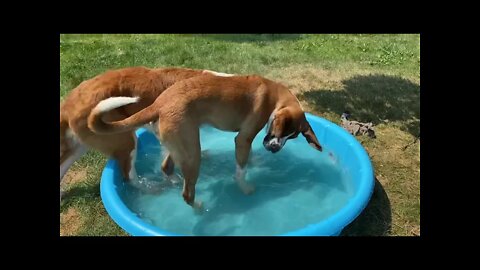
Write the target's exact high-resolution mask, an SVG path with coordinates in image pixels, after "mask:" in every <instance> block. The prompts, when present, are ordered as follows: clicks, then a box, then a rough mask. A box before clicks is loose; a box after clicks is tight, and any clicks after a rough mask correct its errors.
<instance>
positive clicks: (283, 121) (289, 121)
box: [263, 107, 322, 153]
mask: <svg viewBox="0 0 480 270" xmlns="http://www.w3.org/2000/svg"><path fill="white" fill-rule="evenodd" d="M300 133H302V135H303V136H304V137H305V139H307V142H308V143H309V144H310V146H312V147H313V148H315V149H317V150H318V151H322V146H321V145H320V143H319V142H318V139H317V137H316V136H315V133H314V132H313V130H312V127H311V126H310V124H309V123H308V122H307V118H306V117H305V113H304V112H303V111H302V110H300V109H297V108H291V107H284V108H282V109H280V110H278V111H276V112H274V113H273V114H272V115H271V116H270V119H269V120H268V124H267V135H266V136H265V138H264V139H263V146H264V147H265V149H267V150H268V151H270V152H272V153H276V152H278V151H280V150H281V149H282V148H283V146H284V145H285V143H286V142H287V140H290V139H294V138H296V137H297V136H298V134H300Z"/></svg>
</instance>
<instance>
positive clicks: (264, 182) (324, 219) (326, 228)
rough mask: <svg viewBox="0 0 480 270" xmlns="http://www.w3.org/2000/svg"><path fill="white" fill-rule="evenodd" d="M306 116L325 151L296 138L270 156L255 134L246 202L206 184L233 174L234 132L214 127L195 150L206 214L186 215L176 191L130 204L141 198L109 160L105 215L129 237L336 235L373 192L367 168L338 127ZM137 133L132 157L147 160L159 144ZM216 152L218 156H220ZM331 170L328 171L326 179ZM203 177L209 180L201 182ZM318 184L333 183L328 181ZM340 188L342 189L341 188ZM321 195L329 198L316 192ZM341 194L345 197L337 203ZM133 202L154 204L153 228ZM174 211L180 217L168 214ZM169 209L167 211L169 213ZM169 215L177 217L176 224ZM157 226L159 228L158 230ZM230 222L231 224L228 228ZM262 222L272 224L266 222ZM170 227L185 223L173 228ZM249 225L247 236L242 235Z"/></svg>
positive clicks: (360, 151)
mask: <svg viewBox="0 0 480 270" xmlns="http://www.w3.org/2000/svg"><path fill="white" fill-rule="evenodd" d="M306 117H307V120H308V122H309V123H310V125H311V127H312V129H313V130H314V132H315V134H316V136H317V138H318V140H319V142H320V144H321V145H322V146H323V149H324V151H323V152H317V151H316V150H314V149H313V148H311V147H310V146H309V145H308V144H307V143H306V141H305V139H304V138H303V137H302V135H299V136H298V137H297V138H296V139H292V140H289V141H288V142H287V143H286V145H285V147H284V149H282V150H281V151H280V152H279V153H276V154H272V153H270V152H268V151H266V150H265V149H263V146H262V143H261V141H262V139H263V136H264V132H265V131H262V132H260V133H259V134H258V135H257V137H256V138H255V140H254V142H253V144H252V154H251V155H253V156H255V155H256V154H257V159H256V160H257V163H260V165H258V166H256V165H255V164H253V165H250V164H249V165H248V173H247V181H251V182H253V183H254V184H255V185H256V186H257V187H258V188H257V189H256V191H255V193H254V194H253V195H249V196H246V195H243V194H241V193H240V191H239V190H238V189H236V188H235V187H236V186H235V184H234V181H233V180H232V181H227V180H218V181H216V182H215V180H212V181H210V182H209V179H213V178H215V177H216V173H217V172H218V173H219V174H220V173H221V171H223V172H224V173H225V174H228V173H229V174H231V175H233V174H234V173H235V154H234V141H233V138H234V136H235V135H236V133H231V132H221V131H218V130H215V129H213V128H206V129H205V131H204V128H203V127H202V129H201V143H202V150H204V147H206V148H208V152H209V153H210V154H211V156H207V157H206V158H204V157H202V165H201V169H200V170H201V175H200V177H199V180H198V182H197V198H202V197H203V198H204V199H205V201H204V202H205V204H206V205H210V206H209V207H210V209H208V210H210V212H206V213H205V214H204V215H194V214H192V216H191V217H190V216H188V215H189V214H190V212H194V211H193V210H192V209H191V208H189V206H187V205H186V204H185V203H184V202H183V198H182V195H181V188H180V187H179V188H177V189H175V190H173V191H172V192H173V193H172V194H174V195H171V196H170V197H168V198H170V199H168V198H167V196H166V195H165V196H166V197H162V196H164V195H163V194H158V195H148V196H150V197H148V198H147V197H146V199H144V200H143V199H142V200H140V199H138V198H133V199H132V196H133V197H135V196H137V195H138V194H141V193H139V192H131V189H132V187H130V186H129V185H128V184H125V181H124V180H123V178H122V176H121V173H120V170H119V167H118V165H117V163H116V162H115V161H114V160H112V159H111V160H109V161H108V163H107V165H106V167H105V169H104V171H103V173H102V178H101V184H100V191H101V197H102V201H103V203H104V205H105V208H106V210H107V212H108V214H109V215H110V216H111V217H112V219H113V220H114V221H115V222H116V223H117V224H118V225H119V226H120V227H121V228H123V229H124V230H125V231H126V232H127V233H129V234H130V235H133V236H195V235H216V236H217V235H218V236H223V235H226V236H229V235H265V236H335V235H339V234H340V233H341V231H342V230H343V229H344V228H345V226H347V225H348V224H350V223H351V222H352V221H353V220H354V219H355V218H356V217H357V216H358V215H359V214H360V213H361V212H362V211H363V210H364V209H365V207H366V205H367V203H368V201H369V200H370V197H371V195H372V192H373V187H374V176H373V168H372V164H371V162H370V159H369V157H368V155H367V153H366V151H365V149H364V148H363V147H362V146H361V144H360V143H359V142H358V141H357V140H356V139H355V138H354V137H353V136H352V135H350V134H349V133H347V132H346V131H345V130H344V129H343V128H341V127H339V126H338V125H336V124H334V123H332V122H330V121H327V120H325V119H323V118H320V117H317V116H314V115H311V114H308V113H306ZM202 132H204V133H202ZM209 132H210V133H209ZM136 134H137V137H138V154H139V156H142V155H143V153H148V149H154V150H153V151H154V152H159V150H160V147H159V142H158V141H157V140H156V139H155V137H154V136H153V135H152V134H151V133H150V132H148V131H147V130H145V129H139V130H137V132H136ZM202 134H206V135H202ZM222 151H223V152H222ZM219 153H225V155H224V156H221V155H220V154H219ZM210 154H209V155H210ZM145 155H147V154H145ZM219 155H220V156H219ZM258 155H261V156H258ZM204 159H205V160H206V161H204ZM209 159H210V161H208V160H209ZM258 160H260V161H258ZM315 160H317V161H318V162H317V161H315ZM140 162H142V161H140ZM145 162H147V161H145ZM155 162H157V161H155ZM222 162H223V163H222ZM262 162H263V163H262ZM295 162H297V163H296V164H295ZM315 162H317V163H315ZM319 162H320V163H319ZM322 162H323V163H322ZM325 162H327V163H328V162H330V163H332V164H333V163H335V164H337V165H336V166H338V167H339V169H337V171H340V173H339V174H327V173H324V171H325V170H327V169H328V167H321V166H324V164H326V163H325ZM215 164H217V165H215ZM316 164H320V165H316ZM322 164H323V165H322ZM137 166H138V163H137ZM158 166H160V164H158ZM209 166H210V167H212V166H217V167H218V169H211V170H209V168H208V167H209ZM325 166H326V165H325ZM332 166H333V165H332ZM275 167H278V168H275ZM260 168H261V169H260ZM325 168H326V169H325ZM334 169H335V168H334V167H332V169H331V170H332V172H333V171H334ZM137 170H138V169H137ZM202 171H205V173H206V174H208V173H210V174H208V175H207V176H205V175H203V176H202ZM340 174H342V175H346V177H345V179H348V180H341V179H335V178H336V177H337V178H339V177H338V175H340ZM347 176H348V177H347ZM325 178H334V179H330V180H328V181H327V180H325ZM230 180H231V179H230ZM342 181H343V182H345V181H346V182H348V183H344V184H341V183H340V182H342ZM343 182H342V183H343ZM202 185H204V188H203V191H202V188H201V187H202ZM329 185H333V187H330V186H329ZM324 190H331V192H330V193H329V192H323V191H324ZM207 193H208V194H207ZM132 194H133V195H132ZM135 194H137V195H135ZM344 194H348V196H347V195H345V196H343V195H344ZM138 196H141V195H138ZM315 197H318V198H315ZM323 197H325V201H316V199H319V200H323ZM327 197H328V198H327ZM340 198H342V199H341V200H342V202H339V203H338V204H337V202H335V200H337V199H338V200H340ZM136 199H138V200H137V201H140V202H147V201H148V202H154V205H153V206H148V207H145V208H149V209H150V208H152V207H156V205H158V206H159V207H163V208H162V209H160V208H159V209H158V210H157V209H153V210H150V212H151V213H150V214H151V215H154V216H156V221H155V220H154V221H152V219H154V218H147V217H146V214H145V213H140V212H141V211H139V210H138V209H137V208H136V207H134V206H132V205H133V203H130V200H132V201H135V200H136ZM156 200H157V201H156ZM161 200H171V202H170V201H161ZM169 207H170V208H172V209H170V208H169ZM175 207H177V208H178V209H180V210H173V208H175ZM305 207H308V208H305ZM169 210H171V211H173V212H168V211H169ZM189 211H190V212H189ZM180 212H182V213H183V215H184V216H178V215H177V213H180ZM316 212H318V213H316ZM152 213H153V214H152ZM243 215H245V216H243ZM270 215H271V216H270ZM175 216H178V217H177V219H175ZM315 218H318V219H317V220H315ZM273 219H276V220H273ZM163 221H165V222H166V223H162V222H163ZM230 221H231V222H232V224H229V223H228V222H230ZM269 221H271V222H272V223H271V224H270V223H268V222H269ZM175 222H180V223H181V222H185V224H178V225H177V224H175ZM289 222H290V223H292V222H293V223H292V224H290V223H289ZM302 222H303V223H302ZM162 224H165V225H162ZM249 226H251V228H250V231H248V230H247V229H248V227H249ZM177 228H178V230H177ZM220 228H221V229H220ZM255 228H258V230H257V229H255ZM270 228H271V231H270ZM288 228H289V229H288ZM244 229H245V230H244ZM252 230H253V231H252Z"/></svg>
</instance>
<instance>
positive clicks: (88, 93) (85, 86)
mask: <svg viewBox="0 0 480 270" xmlns="http://www.w3.org/2000/svg"><path fill="white" fill-rule="evenodd" d="M206 73H207V74H213V75H218V76H222V75H224V73H217V72H214V71H210V70H194V69H188V68H154V69H150V68H146V67H130V68H123V69H117V70H110V71H107V72H105V73H102V74H100V75H98V76H96V77H94V78H92V79H89V80H85V81H84V82H82V83H80V85H78V86H77V87H76V88H75V89H73V90H72V91H71V92H70V93H69V95H68V96H67V97H66V98H65V100H64V101H63V102H62V103H61V104H60V183H61V182H62V178H63V177H64V175H65V174H66V172H67V171H68V169H69V168H70V166H71V165H72V164H73V163H74V162H75V161H76V160H78V159H79V158H80V157H82V156H83V155H84V154H85V153H86V151H87V149H88V148H92V149H95V150H98V151H100V152H102V153H103V154H105V155H107V156H109V157H113V158H114V159H116V160H117V161H118V164H119V165H120V168H121V172H122V174H123V177H124V179H126V180H136V178H137V174H136V172H135V167H134V164H135V158H136V137H135V134H134V132H133V130H130V131H125V132H116V133H115V134H106V133H103V134H96V133H95V132H93V131H92V130H91V129H90V128H89V127H88V124H87V119H89V120H90V121H92V122H94V123H95V125H96V126H101V125H102V123H103V121H113V120H120V119H124V118H126V117H128V116H130V115H132V114H134V113H136V112H138V111H140V110H141V109H143V108H145V107H147V106H149V105H150V104H152V103H153V102H154V101H155V99H156V98H157V97H158V96H159V95H160V94H161V93H162V92H163V91H164V90H165V89H167V88H168V87H170V86H171V85H173V84H174V83H176V82H178V81H181V80H184V79H188V78H192V77H196V76H202V75H203V74H206ZM118 96H123V97H119V98H116V99H115V102H113V103H112V102H109V103H102V102H101V101H102V100H104V99H107V98H111V97H118ZM134 96H135V97H138V98H139V99H140V100H139V102H136V103H135V104H130V105H126V106H122V107H121V108H118V109H117V108H115V107H116V106H117V105H116V104H122V105H125V101H127V102H130V100H131V97H134ZM99 104H102V105H99ZM105 105H107V106H105ZM96 106H97V109H98V108H101V109H102V110H108V112H106V113H104V114H102V115H101V117H99V118H95V116H94V117H90V118H89V115H90V113H91V112H92V109H93V108H95V107H96ZM117 107H118V106H117ZM146 127H147V128H148V127H149V125H147V126H146ZM172 176H175V175H172ZM130 182H131V183H132V184H134V185H137V186H138V183H139V182H138V181H130ZM139 187H140V188H142V187H141V186H139ZM61 196H62V193H61V192H60V200H61Z"/></svg>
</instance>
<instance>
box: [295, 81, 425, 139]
mask: <svg viewBox="0 0 480 270" xmlns="http://www.w3.org/2000/svg"><path fill="white" fill-rule="evenodd" d="M342 84H343V89H341V90H334V89H312V90H309V91H305V92H303V93H301V94H300V95H299V98H301V99H302V100H304V101H306V102H307V103H308V104H309V105H310V106H312V108H313V109H314V110H316V111H319V112H326V111H328V112H332V113H335V114H337V115H338V116H339V118H340V115H341V114H342V113H343V112H344V111H345V110H348V111H350V112H351V114H352V117H351V119H352V120H356V121H360V122H372V123H373V124H375V125H376V124H379V123H382V122H396V123H398V124H399V128H400V129H401V130H403V131H406V132H408V133H410V134H412V135H413V136H416V137H418V136H419V134H420V85H418V84H415V83H413V82H411V81H409V80H406V79H403V78H401V77H396V76H387V75H360V76H354V77H352V78H349V79H346V80H344V81H342Z"/></svg>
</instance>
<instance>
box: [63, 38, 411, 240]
mask: <svg viewBox="0 0 480 270" xmlns="http://www.w3.org/2000/svg"><path fill="white" fill-rule="evenodd" d="M60 41H61V42H60V98H61V99H62V97H64V96H65V95H66V94H68V92H69V91H70V90H71V89H73V88H74V87H76V86H77V85H78V84H79V83H80V82H82V81H83V80H85V79H89V78H91V77H93V76H95V75H97V74H99V73H101V72H104V71H106V70H108V69H114V68H121V67H128V66H147V67H165V66H177V67H190V68H205V69H210V70H216V71H220V72H229V73H238V74H253V73H255V74H260V75H263V76H266V77H268V78H270V79H273V80H277V81H280V82H282V83H284V84H286V85H287V86H288V87H289V88H290V89H291V90H292V91H293V92H294V93H296V95H297V96H298V97H299V99H300V101H301V102H302V104H303V105H304V107H305V108H306V109H307V110H308V111H309V112H311V113H314V114H317V115H320V116H322V117H325V118H327V119H329V120H331V121H334V122H337V123H338V122H339V115H340V114H341V113H342V112H343V110H345V109H348V110H350V111H351V112H352V113H353V115H352V117H353V118H355V120H360V121H373V122H374V123H375V124H377V128H376V131H377V139H375V140H372V139H369V138H363V137H357V138H358V140H359V141H360V142H361V143H362V144H363V145H364V147H365V148H366V150H367V151H368V153H369V155H370V157H371V159H372V162H373V165H374V168H375V174H376V178H377V185H376V188H375V193H374V195H373V197H372V200H371V202H370V204H369V206H368V207H367V209H366V210H365V211H364V212H363V213H362V215H361V216H360V217H359V218H358V219H357V220H356V221H355V222H354V223H352V224H351V225H350V226H349V227H348V228H346V229H345V231H344V234H345V235H418V234H419V233H420V153H419V152H420V142H419V141H418V142H417V143H416V144H413V145H411V146H409V147H407V148H406V149H405V150H403V147H404V146H405V145H408V144H409V143H410V142H412V141H413V140H414V138H415V136H417V135H418V134H419V126H420V98H419V95H420V36H419V35H370V34H368V35H360V34H358V35H333V34H328V35H296V34H292V35H285V34H264V35H230V34H229V35H212V34H209V35H199V34H188V35H186V34H183V35H170V34H169V35H61V36H60ZM105 161H106V158H105V157H104V156H102V155H101V154H99V153H97V152H94V151H91V152H89V153H88V154H87V155H86V156H85V157H84V158H82V159H81V160H80V161H79V162H77V163H76V164H75V165H74V168H73V169H72V172H78V171H83V172H84V174H85V176H84V177H82V179H79V180H78V181H74V182H73V183H66V185H65V187H64V188H65V189H66V191H67V194H66V196H65V200H64V202H62V204H61V216H63V220H62V219H61V227H62V228H63V229H65V231H64V232H66V233H63V234H73V235H126V234H125V233H124V232H123V231H122V230H121V229H120V228H119V227H118V226H117V225H115V223H114V222H113V221H112V220H111V219H110V218H109V216H108V215H107V214H106V212H105V210H104V208H103V206H102V204H101V200H100V197H99V178H100V173H101V170H102V167H103V166H104V165H105ZM67 216H69V217H70V218H69V219H68V220H67V219H66V217H67ZM72 217H75V218H72ZM72 228H73V229H72ZM68 229H70V230H68Z"/></svg>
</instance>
